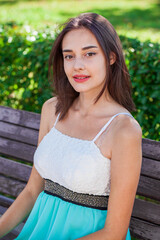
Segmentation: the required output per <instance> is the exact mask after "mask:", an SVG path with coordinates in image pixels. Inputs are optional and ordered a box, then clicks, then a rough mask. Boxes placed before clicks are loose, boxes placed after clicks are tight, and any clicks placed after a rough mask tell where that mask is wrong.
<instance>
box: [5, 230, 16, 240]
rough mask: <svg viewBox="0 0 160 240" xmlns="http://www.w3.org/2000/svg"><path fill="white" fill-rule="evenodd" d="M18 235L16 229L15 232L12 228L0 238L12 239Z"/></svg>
mask: <svg viewBox="0 0 160 240" xmlns="http://www.w3.org/2000/svg"><path fill="white" fill-rule="evenodd" d="M17 236H18V233H17V231H16V232H15V231H14V230H13V231H12V232H10V233H8V234H7V235H6V236H4V237H2V238H1V240H11V239H12V240H13V239H15V238H16V237H17Z"/></svg>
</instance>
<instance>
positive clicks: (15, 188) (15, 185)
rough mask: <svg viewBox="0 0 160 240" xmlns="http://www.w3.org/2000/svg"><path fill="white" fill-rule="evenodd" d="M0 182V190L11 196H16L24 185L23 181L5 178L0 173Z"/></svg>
mask: <svg viewBox="0 0 160 240" xmlns="http://www.w3.org/2000/svg"><path fill="white" fill-rule="evenodd" d="M0 183H1V185H0V192H1V193H5V194H9V195H11V196H13V197H17V196H18V195H19V194H20V193H21V191H22V190H23V189H24V187H25V186H26V184H25V183H22V182H20V181H18V180H14V179H11V178H6V177H4V176H1V175H0Z"/></svg>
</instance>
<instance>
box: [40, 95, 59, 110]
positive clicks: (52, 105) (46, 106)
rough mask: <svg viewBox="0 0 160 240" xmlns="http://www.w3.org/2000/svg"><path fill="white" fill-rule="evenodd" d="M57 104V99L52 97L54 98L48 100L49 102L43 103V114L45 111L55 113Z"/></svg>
mask: <svg viewBox="0 0 160 240" xmlns="http://www.w3.org/2000/svg"><path fill="white" fill-rule="evenodd" d="M56 103H57V97H52V98H50V99H48V100H47V101H45V102H44V103H43V106H42V112H43V111H45V112H48V113H49V112H50V111H53V112H55V107H56Z"/></svg>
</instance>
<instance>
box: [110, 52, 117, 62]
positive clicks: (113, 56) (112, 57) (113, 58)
mask: <svg viewBox="0 0 160 240" xmlns="http://www.w3.org/2000/svg"><path fill="white" fill-rule="evenodd" d="M115 61H116V54H115V53H114V52H111V53H110V65H112V64H113V63H115Z"/></svg>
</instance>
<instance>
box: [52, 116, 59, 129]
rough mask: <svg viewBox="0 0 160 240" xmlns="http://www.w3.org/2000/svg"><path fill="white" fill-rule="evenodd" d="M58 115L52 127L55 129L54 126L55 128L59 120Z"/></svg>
mask: <svg viewBox="0 0 160 240" xmlns="http://www.w3.org/2000/svg"><path fill="white" fill-rule="evenodd" d="M59 115H60V113H58V115H57V118H56V121H55V123H54V125H53V127H55V126H56V124H57V122H58V119H59Z"/></svg>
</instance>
